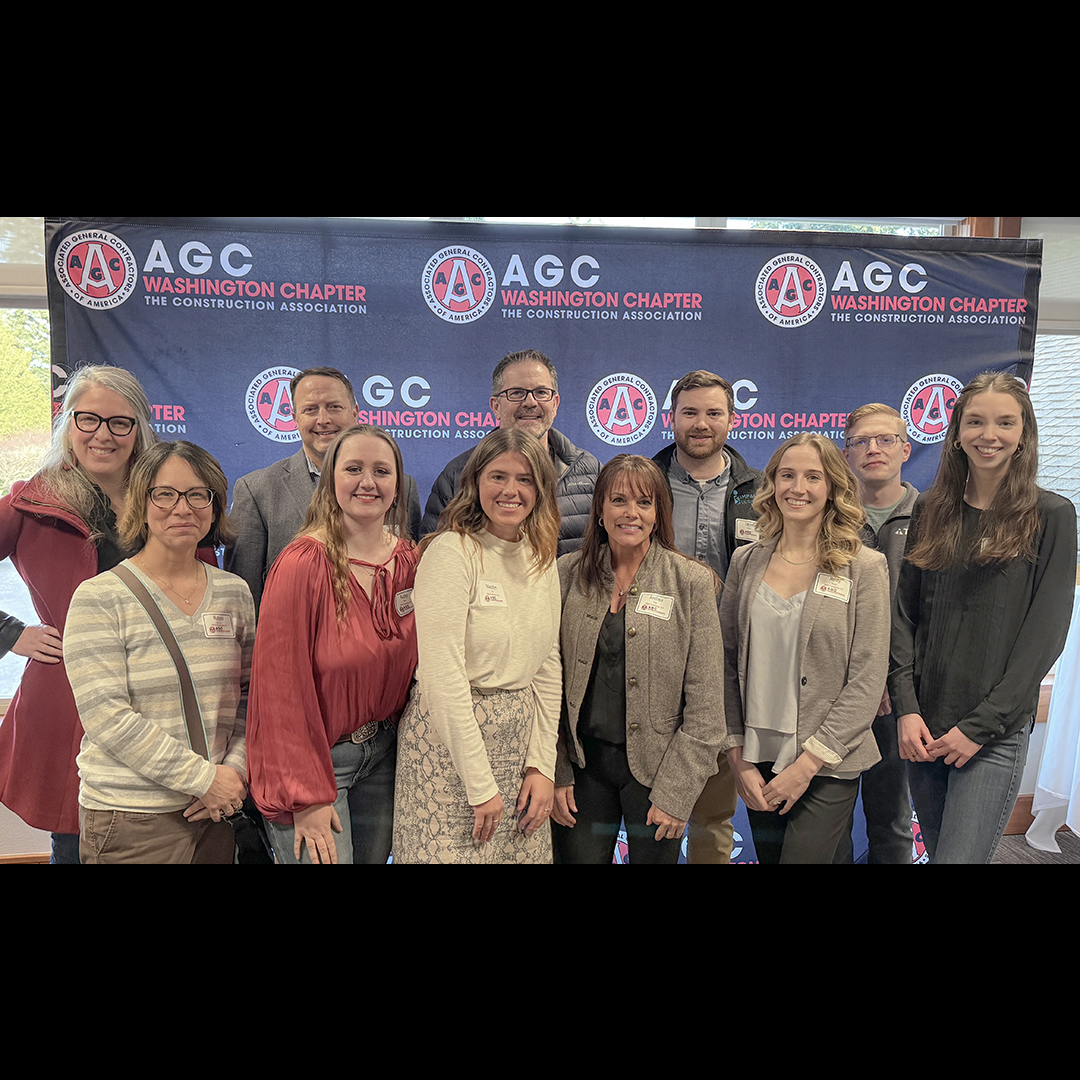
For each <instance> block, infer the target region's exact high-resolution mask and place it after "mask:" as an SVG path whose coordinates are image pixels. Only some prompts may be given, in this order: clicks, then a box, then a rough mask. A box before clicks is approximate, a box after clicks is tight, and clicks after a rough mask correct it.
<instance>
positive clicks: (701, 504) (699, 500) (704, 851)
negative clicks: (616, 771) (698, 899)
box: [653, 371, 761, 865]
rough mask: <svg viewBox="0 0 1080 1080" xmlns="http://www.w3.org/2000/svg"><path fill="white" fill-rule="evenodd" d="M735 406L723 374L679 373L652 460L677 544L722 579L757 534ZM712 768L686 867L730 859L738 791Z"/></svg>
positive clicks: (754, 480) (693, 819)
mask: <svg viewBox="0 0 1080 1080" xmlns="http://www.w3.org/2000/svg"><path fill="white" fill-rule="evenodd" d="M734 411H735V393H734V391H733V389H732V387H731V383H729V382H728V381H727V380H726V379H722V378H720V376H719V375H714V374H713V373H712V372H711V371H691V372H690V373H689V374H688V375H684V376H683V377H682V378H681V379H680V380H679V381H678V382H677V383H676V384H675V385H674V386H673V387H672V389H671V428H672V431H673V432H674V435H675V445H674V446H668V447H665V448H664V449H663V450H661V451H660V453H659V454H657V455H656V456H655V457H654V458H653V461H655V462H656V464H657V465H659V466H660V471H661V472H662V473H663V474H664V475H665V476H666V477H667V481H668V486H669V487H670V488H671V501H672V504H673V509H674V525H675V544H676V546H677V547H678V548H679V550H680V551H681V552H683V554H685V555H690V556H691V557H693V558H695V559H698V560H700V561H701V562H703V563H706V564H707V565H709V566H711V567H712V568H713V570H715V571H716V573H717V574H718V575H719V576H720V578H721V580H723V578H725V577H726V576H727V569H728V561H729V560H730V558H731V553H732V551H734V550H735V547H736V545H738V544H747V543H750V542H751V541H753V540H756V539H757V522H756V518H757V514H756V513H755V511H754V508H753V501H754V495H755V493H756V492H757V487H758V483H759V481H760V479H761V474H760V473H759V472H758V471H757V470H756V469H752V468H750V466H749V465H747V464H746V462H745V461H744V460H743V458H742V456H741V455H740V454H738V453H736V452H735V451H734V450H732V449H730V448H726V447H725V444H726V442H727V437H728V432H729V431H730V430H731V423H732V419H733V417H734ZM719 766H720V768H719V772H717V773H715V774H714V775H713V776H711V777H710V778H709V780H708V781H707V782H706V784H705V789H704V790H703V791H702V793H701V796H700V798H699V799H698V801H697V805H696V806H695V807H694V812H693V814H692V815H691V816H690V831H689V843H688V845H687V862H689V863H691V864H697V863H717V864H720V865H725V864H727V863H729V862H730V861H731V848H732V839H733V830H732V825H731V818H732V815H733V814H734V813H735V808H736V805H737V802H738V794H737V792H736V789H735V777H734V776H732V774H731V771H730V770H729V769H728V764H727V757H726V755H724V754H721V755H720V758H719Z"/></svg>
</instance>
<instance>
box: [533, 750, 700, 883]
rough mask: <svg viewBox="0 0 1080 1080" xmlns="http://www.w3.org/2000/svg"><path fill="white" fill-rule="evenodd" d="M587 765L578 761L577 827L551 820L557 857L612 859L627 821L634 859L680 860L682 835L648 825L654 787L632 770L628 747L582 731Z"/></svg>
mask: <svg viewBox="0 0 1080 1080" xmlns="http://www.w3.org/2000/svg"><path fill="white" fill-rule="evenodd" d="M581 748H582V749H583V750H584V751H585V761H586V765H585V768H583V769H579V768H578V767H577V766H576V765H575V766H574V801H575V802H576V803H577V808H578V812H577V813H576V814H575V815H574V816H575V817H576V818H577V824H576V825H575V826H574V827H573V828H572V829H570V828H567V827H566V826H565V825H560V824H558V822H555V821H552V823H551V842H552V853H553V855H554V859H555V862H556V863H574V864H591V863H597V864H603V863H610V862H611V860H612V857H613V856H614V854H615V842H616V840H617V839H618V836H619V821H620V819H622V820H623V821H624V822H625V823H626V842H627V847H628V848H629V849H630V864H631V865H635V864H638V863H640V864H642V865H648V864H654V863H655V864H673V863H677V862H678V861H679V851H680V850H681V847H682V837H681V836H680V837H676V838H674V839H670V840H659V841H658V840H657V839H656V828H657V827H656V826H655V825H647V824H646V819H647V818H648V816H649V806H650V804H651V802H652V799H651V794H652V793H651V790H650V789H649V788H647V787H645V786H644V784H639V783H638V781H637V780H635V779H634V776H633V773H631V772H630V764H629V762H628V761H627V760H626V748H625V747H622V746H614V745H612V744H611V743H605V742H600V741H599V740H598V739H590V738H589V737H588V736H582V738H581Z"/></svg>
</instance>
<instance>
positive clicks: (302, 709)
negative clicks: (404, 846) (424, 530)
mask: <svg viewBox="0 0 1080 1080" xmlns="http://www.w3.org/2000/svg"><path fill="white" fill-rule="evenodd" d="M404 484H405V470H404V469H403V467H402V462H401V452H400V450H398V446H397V443H396V442H395V441H394V439H393V438H392V437H391V436H390V435H389V434H388V433H387V432H385V431H383V430H382V428H376V427H370V426H368V425H361V426H359V427H353V428H349V429H348V430H347V431H343V432H342V433H341V434H340V435H339V436H338V437H337V438H336V439H335V440H334V442H332V443H331V444H330V446H329V447H328V448H327V451H326V456H325V458H324V459H323V469H322V475H321V476H320V478H319V486H318V488H317V489H316V492H315V496H314V498H313V499H312V501H311V506H310V507H309V509H308V513H307V519H306V521H305V523H304V528H303V530H302V531H301V533H300V535H299V537H298V538H297V539H296V540H294V541H293V542H292V543H291V544H289V545H288V547H286V548H285V550H284V551H282V553H281V554H280V555H279V556H278V557H277V559H276V560H275V561H274V565H273V567H272V568H271V570H270V574H269V576H268V577H267V579H266V588H265V589H264V590H263V597H262V605H261V607H260V609H259V633H258V637H257V639H256V642H255V663H254V668H253V671H252V690H251V710H250V716H249V728H248V739H249V751H248V762H249V772H250V783H251V793H252V797H253V798H254V800H255V804H256V806H258V808H259V810H260V811H261V812H262V814H263V817H264V818H265V819H266V823H267V831H268V833H269V836H270V842H271V844H272V845H273V848H274V854H275V855H276V857H277V861H278V862H279V863H299V862H303V863H308V864H310V863H319V864H323V865H326V864H334V863H375V864H385V863H386V860H387V858H388V857H389V855H390V841H391V837H392V833H393V817H394V767H395V762H396V757H395V755H396V748H397V724H398V719H399V717H400V716H401V710H402V708H403V707H404V705H405V700H406V698H407V697H408V693H409V686H410V684H411V682H412V677H413V671H414V669H415V668H416V625H415V620H414V617H413V613H412V587H413V577H414V574H415V571H416V549H415V547H414V546H413V543H412V541H411V540H409V539H408V538H407V537H408V524H407V522H408V516H407V515H408V508H407V503H406V499H405V498H404V496H403V491H404Z"/></svg>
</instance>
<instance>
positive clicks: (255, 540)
mask: <svg viewBox="0 0 1080 1080" xmlns="http://www.w3.org/2000/svg"><path fill="white" fill-rule="evenodd" d="M289 396H290V399H291V401H292V407H293V416H294V417H295V419H296V427H297V430H298V431H299V432H300V441H301V446H300V449H299V450H298V451H297V452H296V453H295V454H293V456H292V457H289V458H285V459H284V460H283V461H277V462H275V463H274V464H273V465H268V466H267V467H266V468H265V469H257V470H256V471H255V472H252V473H248V474H247V476H242V477H240V479H239V480H237V481H236V486H235V487H234V488H233V504H232V515H231V516H232V520H233V522H234V523H235V525H236V529H237V538H236V543H235V544H234V545H233V546H232V547H231V548H230V549H228V550H227V551H226V552H225V569H226V570H228V571H229V572H230V573H232V574H238V575H239V576H240V577H242V578H243V579H244V580H245V581H246V582H247V583H248V587H249V588H250V589H251V595H252V597H253V598H254V600H255V607H256V609H258V607H259V603H260V601H261V600H262V591H263V582H264V581H265V580H266V575H267V573H268V572H269V570H270V567H271V566H272V565H273V562H274V560H275V559H276V558H277V557H278V555H279V554H280V553H281V549H282V548H284V547H285V545H286V544H288V543H289V542H290V541H291V540H292V538H293V537H294V536H295V535H296V534H297V533H298V532H299V531H300V528H301V526H302V525H303V524H304V517H305V515H306V514H307V508H308V504H309V503H310V502H311V496H312V495H313V494H314V493H315V485H316V484H317V483H318V481H319V474H320V471H321V469H322V464H323V456H324V455H325V454H326V450H327V448H328V447H329V446H330V444H331V443H332V442H333V441H334V439H335V438H336V437H337V435H338V434H339V433H340V432H342V431H344V430H345V429H346V428H349V427H352V426H353V425H354V424H355V423H356V422H357V418H358V416H359V415H360V409H359V406H358V405H357V404H356V395H355V394H354V393H353V388H352V383H350V382H349V380H348V378H346V376H345V375H343V374H342V373H341V372H340V371H338V370H337V369H336V368H331V367H316V368H308V369H307V370H305V371H301V372H300V374H299V375H296V376H295V377H294V378H293V380H292V382H291V383H290V384H289ZM405 498H406V499H407V500H408V507H409V528H410V529H411V531H412V535H413V537H414V538H415V537H416V536H418V535H419V531H420V496H419V493H418V492H417V490H416V481H415V480H414V479H413V478H412V477H411V476H408V475H406V477H405Z"/></svg>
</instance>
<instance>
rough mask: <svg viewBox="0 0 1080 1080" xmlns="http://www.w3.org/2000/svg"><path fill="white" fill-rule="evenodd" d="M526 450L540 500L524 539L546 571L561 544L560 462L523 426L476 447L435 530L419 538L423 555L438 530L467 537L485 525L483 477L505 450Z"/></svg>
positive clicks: (535, 567) (505, 429)
mask: <svg viewBox="0 0 1080 1080" xmlns="http://www.w3.org/2000/svg"><path fill="white" fill-rule="evenodd" d="M508 453H509V454H521V455H522V456H523V457H524V458H525V460H526V461H528V463H529V467H530V468H531V469H532V474H533V479H534V480H535V481H536V505H535V506H534V507H533V508H532V511H531V512H530V514H529V516H528V517H527V518H526V519H525V523H524V524H523V525H522V531H523V532H524V534H525V539H526V540H528V541H529V543H530V544H531V545H532V549H533V552H534V553H535V556H536V560H535V562H534V563H533V571H534V572H535V573H536V574H541V573H543V571H544V570H546V569H547V568H548V567H549V566H550V565H551V564H552V563H553V562H554V561H555V555H556V553H557V551H558V545H559V505H558V502H557V501H556V498H555V466H554V465H553V464H552V463H551V455H550V454H549V453H548V452H547V450H546V449H544V444H543V443H541V442H540V440H539V439H538V438H537V437H536V436H535V435H533V434H532V433H531V432H528V431H523V430H521V429H520V428H513V427H500V428H498V429H497V430H495V431H493V432H492V433H491V434H490V435H487V436H485V438H484V441H483V442H482V443H480V444H479V446H477V447H476V449H475V450H473V452H472V453H471V454H470V455H469V460H468V461H467V462H465V468H464V469H462V471H461V476H460V478H459V480H458V491H457V494H456V495H455V496H454V497H453V498H452V499H451V500H450V502H449V503H447V505H446V509H445V510H443V512H442V513H441V514H440V515H439V525H438V528H437V529H436V530H435V532H433V533H431V535H429V536H425V537H424V539H423V540H421V541H420V555H421V556H423V554H424V552H425V551H426V550H427V548H428V545H429V544H430V543H431V542H432V541H433V540H434V539H435V537H436V536H441V535H442V534H443V533H447V532H455V533H457V534H458V535H459V536H460V537H461V539H462V543H464V541H465V537H470V538H471V539H472V540H473V541H474V542H476V543H477V545H478V546H479V541H477V540H476V537H477V535H478V534H479V533H481V532H483V531H484V526H485V523H486V521H487V517H486V515H485V514H484V510H483V507H482V506H481V505H480V477H481V476H482V475H483V472H484V470H485V469H486V468H487V467H488V465H490V464H491V463H492V462H493V461H494V460H495V459H496V458H497V457H499V456H500V455H501V454H508Z"/></svg>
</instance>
